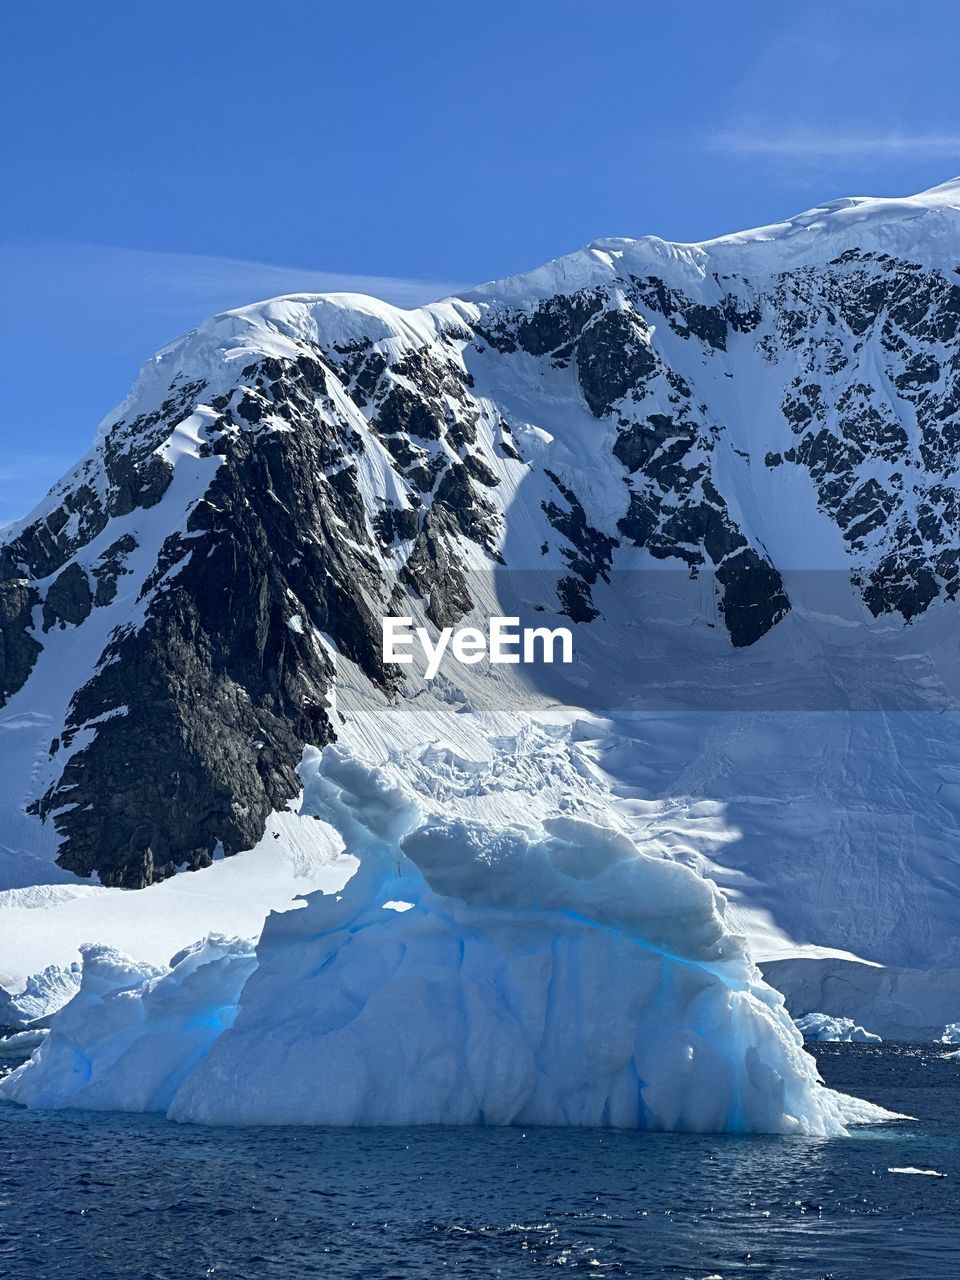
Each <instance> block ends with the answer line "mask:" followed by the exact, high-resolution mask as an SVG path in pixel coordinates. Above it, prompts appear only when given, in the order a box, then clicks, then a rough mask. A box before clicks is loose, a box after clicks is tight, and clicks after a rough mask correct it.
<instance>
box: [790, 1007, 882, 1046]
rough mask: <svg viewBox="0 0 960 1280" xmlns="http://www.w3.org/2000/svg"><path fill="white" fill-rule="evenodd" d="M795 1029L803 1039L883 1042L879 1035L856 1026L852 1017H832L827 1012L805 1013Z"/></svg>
mask: <svg viewBox="0 0 960 1280" xmlns="http://www.w3.org/2000/svg"><path fill="white" fill-rule="evenodd" d="M797 1030H798V1031H799V1032H800V1034H801V1035H802V1036H803V1038H804V1040H819V1041H827V1040H834V1041H843V1042H850V1041H854V1040H855V1041H859V1042H862V1043H864V1044H882V1043H883V1041H882V1039H881V1038H880V1036H878V1035H874V1033H873V1032H872V1031H865V1030H864V1028H863V1027H860V1026H857V1024H856V1023H855V1022H854V1020H853V1019H852V1018H834V1017H832V1016H831V1015H830V1014H829V1013H805V1014H804V1015H803V1017H802V1018H798V1019H797Z"/></svg>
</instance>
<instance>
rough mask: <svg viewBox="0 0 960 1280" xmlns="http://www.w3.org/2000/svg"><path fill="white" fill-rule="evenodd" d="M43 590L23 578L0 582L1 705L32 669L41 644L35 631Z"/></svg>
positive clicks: (19, 686)
mask: <svg viewBox="0 0 960 1280" xmlns="http://www.w3.org/2000/svg"><path fill="white" fill-rule="evenodd" d="M39 603H40V593H39V592H38V591H37V589H36V588H35V587H33V586H31V585H30V583H28V582H25V581H23V580H22V579H12V580H9V581H7V582H0V707H2V706H3V705H4V704H5V703H6V701H7V699H8V698H9V697H10V695H11V694H14V693H16V692H17V690H18V689H20V688H21V687H22V686H23V685H24V684H25V683H26V680H27V677H28V676H29V675H30V672H31V671H32V670H33V664H34V663H35V662H36V660H37V655H38V654H39V652H40V650H41V648H42V645H41V644H40V643H39V642H38V640H37V639H36V637H35V636H34V635H33V633H32V630H31V628H32V618H33V610H34V608H35V606H36V605H38V604H39Z"/></svg>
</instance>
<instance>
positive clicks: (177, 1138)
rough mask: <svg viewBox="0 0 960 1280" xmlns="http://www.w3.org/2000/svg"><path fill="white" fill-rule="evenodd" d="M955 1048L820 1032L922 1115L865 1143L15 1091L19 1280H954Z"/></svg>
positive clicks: (856, 1067) (7, 1260) (862, 1073)
mask: <svg viewBox="0 0 960 1280" xmlns="http://www.w3.org/2000/svg"><path fill="white" fill-rule="evenodd" d="M946 1052H947V1051H946V1050H945V1049H944V1048H942V1047H940V1046H936V1045H923V1046H911V1045H882V1046H878V1045H823V1046H817V1047H816V1053H817V1057H818V1059H819V1061H820V1068H821V1072H822V1074H823V1076H824V1078H825V1079H826V1080H827V1081H828V1082H829V1083H830V1084H831V1085H833V1086H834V1087H836V1088H839V1089H843V1090H845V1091H847V1092H851V1093H858V1094H860V1095H861V1096H864V1097H868V1098H871V1099H873V1100H874V1101H877V1102H880V1103H882V1104H883V1105H885V1106H887V1107H889V1108H891V1109H894V1110H897V1111H902V1112H907V1113H909V1114H910V1115H912V1116H915V1117H917V1119H916V1121H915V1122H913V1123H895V1124H890V1125H884V1126H878V1127H876V1128H871V1129H864V1130H859V1131H857V1133H856V1136H854V1137H852V1138H849V1139H841V1140H812V1139H802V1138H765V1137H760V1138H737V1137H698V1136H692V1135H682V1134H679V1135H678V1134H638V1133H616V1132H601V1131H588V1130H542V1129H541V1130H537V1129H529V1130H526V1131H524V1130H521V1129H507V1130H504V1129H414V1130H329V1129H314V1130H309V1129H302V1130H297V1129H275V1128H274V1129H245V1130H239V1129H238V1130H229V1129H226V1130H225V1129H207V1128H202V1127H194V1126H179V1125H174V1124H170V1123H168V1122H167V1121H165V1120H163V1119H160V1118H158V1117H152V1116H147V1117H143V1116H122V1115H107V1114H89V1113H80V1112H26V1111H23V1110H21V1109H19V1108H16V1107H13V1106H11V1105H10V1104H0V1277H10V1278H13V1280H48V1278H53V1277H56V1278H57V1280H60V1278H61V1277H62V1280H120V1278H122V1280H194V1278H197V1280H199V1278H201V1277H222V1278H223V1280H248V1278H249V1280H301V1277H306V1276H327V1277H332V1278H335V1280H342V1278H344V1277H358V1278H360V1277H362V1278H363V1280H378V1278H380V1277H383V1278H384V1280H385V1278H386V1277H397V1278H398V1280H421V1278H423V1280H428V1278H429V1280H433V1278H434V1277H437V1276H442V1275H447V1274H449V1275H456V1276H463V1277H493V1276H508V1277H512V1276H517V1277H523V1276H536V1275H541V1274H542V1275H545V1276H551V1275H563V1274H565V1273H566V1272H568V1271H573V1272H577V1273H579V1274H583V1275H589V1276H597V1277H607V1276H632V1277H644V1278H645V1277H678V1278H682V1277H693V1278H695V1280H706V1277H710V1278H711V1280H717V1278H720V1277H722V1280H728V1278H729V1277H749V1276H755V1277H762V1278H763V1280H781V1278H783V1280H786V1278H787V1277H790V1278H791V1280H793V1278H796V1280H827V1278H828V1277H829V1278H830V1280H914V1278H916V1280H920V1278H921V1277H922V1278H923V1280H933V1277H937V1278H938V1280H939V1278H940V1277H943V1278H944V1280H950V1278H952V1277H960V1058H957V1059H950V1058H948V1057H946V1056H945V1053H946ZM894 1169H924V1170H934V1171H936V1172H937V1173H940V1174H945V1175H946V1176H945V1177H934V1176H930V1175H924V1174H918V1173H894V1172H891V1170H894Z"/></svg>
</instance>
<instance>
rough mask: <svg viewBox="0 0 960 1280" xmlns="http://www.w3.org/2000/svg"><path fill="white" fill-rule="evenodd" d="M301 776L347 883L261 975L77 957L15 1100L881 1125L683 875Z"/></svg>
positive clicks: (196, 952)
mask: <svg viewBox="0 0 960 1280" xmlns="http://www.w3.org/2000/svg"><path fill="white" fill-rule="evenodd" d="M302 772H303V775H304V782H305V792H306V794H305V803H306V804H307V805H308V806H309V808H310V809H311V810H312V811H313V812H314V813H316V814H318V815H321V816H322V817H323V818H325V819H326V820H327V821H328V822H330V823H332V825H333V826H334V827H335V828H336V829H337V830H338V831H339V832H340V834H341V836H342V837H343V839H344V842H345V844H346V847H347V849H348V850H350V851H351V852H353V853H355V854H356V855H358V857H359V859H360V865H359V869H358V871H357V873H356V874H355V875H354V876H353V877H352V878H351V879H350V880H349V881H348V882H347V884H346V885H345V886H344V888H343V890H342V892H340V893H330V894H322V893H317V894H312V895H310V896H309V897H308V898H307V900H306V905H305V906H304V907H303V909H301V910H295V911H292V912H287V913H284V914H279V915H273V916H271V917H270V918H269V919H268V921H267V925H266V928H265V931H264V934H263V937H262V939H261V942H260V945H259V947H258V949H257V955H256V960H254V956H253V954H252V951H251V949H250V947H249V946H248V945H247V944H244V943H242V942H232V943H231V942H228V941H226V940H224V939H218V938H214V939H210V940H208V941H207V942H206V943H204V944H202V945H199V946H197V947H194V948H191V949H190V950H188V951H187V952H186V953H185V954H184V955H182V956H178V957H175V958H174V961H173V963H172V967H171V968H169V969H168V970H167V971H166V972H164V973H161V974H157V973H156V971H155V970H153V969H152V968H150V967H149V966H144V965H142V964H141V965H133V964H130V963H128V962H125V961H124V959H123V958H122V957H121V956H119V955H118V954H117V953H116V952H114V951H110V950H108V949H104V948H94V949H92V950H89V951H87V953H86V954H85V957H84V960H85V965H84V974H83V980H82V984H81V989H80V993H79V995H78V997H77V998H76V999H75V1000H74V1001H73V1002H72V1003H71V1004H70V1005H68V1006H67V1007H66V1008H65V1010H64V1011H63V1012H61V1013H60V1014H59V1015H58V1016H57V1017H55V1018H54V1020H53V1027H52V1030H51V1033H50V1035H49V1036H48V1037H47V1039H46V1041H45V1042H44V1044H43V1045H42V1046H41V1048H40V1049H39V1050H38V1051H37V1053H36V1055H35V1057H34V1059H33V1060H32V1061H31V1062H29V1063H27V1064H25V1065H24V1066H23V1067H22V1068H20V1069H19V1070H18V1071H16V1072H15V1073H14V1074H13V1075H12V1076H10V1077H9V1078H8V1079H7V1080H6V1081H4V1082H3V1084H2V1085H0V1096H2V1097H5V1098H7V1099H11V1100H13V1101H17V1102H21V1103H26V1104H27V1105H30V1106H44V1107H59V1106H84V1107H91V1108H99V1109H121V1110H132V1111H139V1110H160V1111H165V1112H166V1113H167V1114H168V1115H169V1116H170V1117H171V1118H173V1119H177V1120H188V1121H199V1122H203V1123H214V1124H303V1123H308V1124H330V1125H391V1124H411V1125H416V1124H526V1125H587V1126H597V1125H599V1126H611V1127H620V1128H644V1129H677V1130H687V1131H696V1132H712V1131H731V1132H772V1133H797V1132H800V1133H808V1134H840V1133H842V1132H844V1129H845V1125H846V1124H849V1123H851V1122H857V1121H868V1120H877V1119H880V1118H883V1115H884V1113H883V1112H882V1111H880V1110H879V1109H878V1108H876V1107H874V1106H872V1105H870V1104H867V1103H860V1102H856V1101H855V1100H853V1099H849V1098H845V1097H843V1096H842V1095H840V1094H837V1093H834V1092H832V1091H830V1090H827V1089H826V1088H825V1087H824V1086H823V1085H822V1084H821V1083H820V1082H819V1078H818V1076H817V1071H816V1067H815V1064H814V1062H813V1059H812V1058H810V1057H808V1056H807V1055H806V1054H805V1053H804V1052H803V1048H802V1042H801V1037H800V1035H799V1033H798V1032H797V1031H796V1029H795V1028H794V1026H793V1024H792V1023H791V1021H790V1019H789V1017H788V1016H787V1014H786V1012H785V1010H784V1007H783V1004H782V1000H781V998H780V997H779V996H778V995H777V994H776V993H775V992H774V991H773V990H772V989H771V988H770V987H768V986H766V984H764V983H763V981H762V980H761V978H760V976H759V974H758V972H757V970H756V969H755V968H754V966H753V964H752V963H751V961H750V960H749V958H748V955H747V953H746V949H745V947H744V944H743V941H742V939H740V938H739V937H736V936H735V935H732V934H731V933H730V932H729V931H728V930H727V928H726V927H725V926H724V923H723V919H722V899H721V898H720V896H719V894H718V893H717V891H716V889H715V888H714V886H713V885H711V884H710V883H709V882H708V881H706V880H704V879H702V878H701V877H699V876H697V875H696V874H695V873H694V872H692V871H690V870H689V869H687V868H686V867H683V866H681V865H680V864H678V863H674V862H669V861H665V860H662V859H656V858H650V857H648V856H646V855H644V854H641V853H640V852H638V850H637V849H636V847H635V846H634V845H633V844H632V843H631V842H630V841H629V840H628V839H627V838H626V837H624V836H623V835H622V834H620V833H618V832H617V831H615V830H612V829H605V828H603V827H600V826H598V825H596V824H594V823H591V822H587V821H584V820H583V819H576V818H568V817H556V818H553V819H546V820H544V821H542V822H539V823H536V824H530V825H520V824H512V823H511V824H504V825H501V826H496V827H495V826H491V825H489V824H484V823H480V822H477V821H468V820H464V819H453V820H451V819H444V818H440V817H437V816H435V815H429V814H428V813H425V811H424V807H423V805H422V803H421V801H420V800H419V799H418V798H417V797H416V795H415V793H414V792H413V791H412V790H410V789H409V787H407V786H406V785H405V784H404V783H403V781H402V779H401V776H400V774H399V772H398V771H397V770H395V769H391V768H389V767H386V768H385V767H377V766H373V765H370V764H368V763H366V762H364V761H362V760H359V759H358V758H357V757H356V756H354V755H352V754H351V753H349V752H348V751H346V750H344V749H342V748H328V749H327V750H326V752H325V753H324V754H323V755H322V757H321V756H320V755H318V754H314V755H312V756H310V757H308V759H307V760H306V761H305V763H304V766H303V769H302ZM397 903H404V904H408V903H409V904H410V906H409V908H408V909H407V910H405V911H402V912H399V911H397V910H396V909H395V908H396V904H397ZM254 965H256V967H254ZM248 975H249V977H248Z"/></svg>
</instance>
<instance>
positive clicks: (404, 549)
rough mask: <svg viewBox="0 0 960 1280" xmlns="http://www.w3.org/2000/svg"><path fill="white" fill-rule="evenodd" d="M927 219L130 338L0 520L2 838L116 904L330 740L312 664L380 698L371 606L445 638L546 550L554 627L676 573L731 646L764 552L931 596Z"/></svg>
mask: <svg viewBox="0 0 960 1280" xmlns="http://www.w3.org/2000/svg"><path fill="white" fill-rule="evenodd" d="M958 205H960V189H958V188H956V187H948V188H943V189H937V190H936V191H934V192H931V193H927V194H926V195H925V196H922V197H917V198H915V199H914V200H913V201H904V202H882V201H881V202H877V201H873V202H871V201H864V202H856V201H846V202H839V203H838V204H837V205H836V206H832V207H828V208H826V209H824V210H817V211H813V213H812V214H810V215H805V216H804V217H802V218H800V219H796V220H795V221H794V222H793V223H788V224H784V226H783V227H778V228H771V229H766V230H765V231H763V232H758V233H750V234H747V235H745V236H742V237H731V238H728V239H726V240H721V241H716V242H712V243H710V244H706V245H699V246H678V245H669V244H665V243H664V242H662V241H656V240H647V241H613V240H610V241H598V242H597V243H596V244H594V245H593V246H591V247H589V248H588V249H585V250H583V251H581V252H580V253H578V254H574V255H571V256H570V257H569V258H567V259H561V260H559V261H558V262H557V263H553V264H550V265H549V266H548V267H545V268H542V269H541V270H539V271H537V272H533V273H531V274H530V275H528V276H523V277H517V278H514V279H511V280H507V281H503V282H500V283H498V284H494V285H488V286H485V287H484V288H483V289H480V290H477V291H476V292H474V293H472V294H469V295H466V296H464V297H463V298H459V299H450V300H447V301H445V302H442V303H438V304H436V305H434V306H432V307H428V308H424V309H423V310H421V311H417V312H402V311H398V310H396V309H395V308H391V307H388V306H386V305H385V304H380V303H377V302H375V301H373V300H371V299H363V298H358V297H352V296H346V295H343V296H339V297H331V298H321V297H299V298H290V299H280V300H276V301H274V302H271V303H265V304H262V305H260V306H256V307H251V308H247V309H245V310H242V311H238V312H233V313H228V314H227V315H224V316H221V317H217V318H216V319H215V320H213V321H211V322H210V323H209V324H207V325H205V326H203V327H202V328H201V329H199V330H197V331H196V332H195V333H193V334H190V335H188V336H187V337H186V338H184V339H181V340H180V341H179V342H177V343H175V344H173V346H171V347H169V348H167V349H166V350H165V351H164V352H161V353H160V355H159V356H157V357H156V358H155V360H154V361H153V362H151V363H150V364H148V365H147V366H145V367H144V370H143V372H142V374H141V378H140V380H139V381H138V383H137V385H136V386H135V388H134V390H133V392H132V393H131V395H130V396H129V397H128V399H127V401H125V402H124V404H123V405H122V406H121V408H120V409H119V410H118V411H117V412H116V413H115V414H114V415H112V416H111V418H109V419H108V420H107V421H106V423H105V424H104V426H103V427H102V428H101V433H100V436H99V438H98V441H97V444H96V446H95V448H94V450H93V451H92V452H91V454H90V455H89V456H88V457H87V458H86V459H85V460H84V461H83V462H81V463H80V465H79V466H78V467H77V468H76V469H75V470H74V471H73V472H71V473H70V474H69V475H68V476H67V477H65V478H64V480H63V481H61V482H60V484H58V485H57V486H56V487H55V488H54V490H53V491H52V492H51V494H50V496H49V497H48V499H47V500H46V501H45V503H44V504H42V506H41V507H40V508H39V509H38V511H36V512H34V513H33V514H32V515H31V516H29V517H28V518H27V519H26V520H25V521H23V522H21V523H20V524H18V525H16V526H13V527H11V528H10V529H8V530H7V531H5V533H4V534H3V535H0V538H2V541H0V706H3V705H4V704H6V706H7V714H9V715H10V716H19V717H21V718H22V717H24V716H25V717H27V720H29V721H30V723H31V724H34V725H37V726H39V728H38V730H37V731H38V733H41V732H44V731H46V730H47V729H48V732H47V741H46V742H45V744H44V747H45V749H44V751H43V752H42V753H40V756H39V757H37V756H33V757H30V759H29V768H26V767H25V766H24V767H21V765H20V763H18V760H19V757H18V758H17V759H14V757H13V756H11V764H10V769H9V770H8V771H7V775H6V776H7V778H8V782H7V786H8V788H9V790H8V796H7V800H8V804H9V808H10V811H11V812H13V811H14V810H15V811H16V813H17V814H18V815H20V816H19V818H18V821H20V820H21V819H22V822H21V827H20V828H19V831H20V832H21V834H20V835H19V836H18V838H19V839H21V840H23V841H27V842H28V841H29V840H30V839H31V838H32V837H31V836H30V832H31V831H32V830H33V829H34V827H33V826H31V823H33V824H44V830H46V831H47V832H49V831H50V830H51V829H52V830H54V831H55V833H56V841H55V844H56V856H57V857H58V860H59V862H60V863H61V865H62V866H63V867H66V868H68V869H70V870H73V871H76V872H78V873H79V874H81V875H89V874H91V873H93V872H96V873H97V874H98V875H99V877H100V879H101V880H102V881H103V882H104V883H107V884H115V885H123V886H130V887H139V886H143V885H146V884H149V883H150V882H152V881H153V880H156V879H158V878H162V877H165V876H167V875H169V874H171V873H172V872H173V871H174V870H176V869H178V868H181V867H188V868H194V867H201V866H204V865H206V864H207V863H208V862H209V861H210V860H211V859H212V858H213V857H215V856H217V855H218V853H219V852H221V851H222V852H223V853H226V854H230V853H233V852H236V851H238V850H240V849H243V848H246V847H249V846H250V845H252V844H253V843H255V842H256V841H257V839H258V838H259V837H260V835H261V834H262V831H263V827H264V821H265V818H266V815H267V814H268V813H269V812H270V811H271V809H278V808H282V807H283V806H284V804H285V803H286V802H287V801H288V800H289V799H290V798H291V797H292V796H294V795H295V794H296V792H297V790H298V782H297V778H296V775H295V772H294V769H295V767H296V765H297V763H298V761H299V759H300V756H301V752H302V748H303V746H304V744H305V743H312V744H323V743H325V742H327V741H329V740H331V738H332V737H333V736H334V735H335V731H336V726H335V718H334V716H333V715H332V713H331V707H330V691H331V683H332V678H333V661H334V656H335V655H336V654H341V655H344V656H346V657H348V658H349V659H351V660H352V661H353V662H355V663H356V664H357V666H358V667H359V669H360V670H361V671H362V672H363V673H364V675H365V677H366V678H367V679H368V680H369V681H370V683H371V687H372V688H375V689H376V688H379V689H380V690H381V691H382V692H383V693H384V694H385V695H387V696H390V695H391V694H392V693H393V692H395V691H396V690H397V688H398V684H397V678H396V676H395V675H394V673H393V669H391V670H389V671H387V670H385V669H384V668H383V666H382V663H381V659H380V618H381V616H382V614H383V613H385V612H397V611H400V610H399V605H400V604H401V603H402V602H403V601H404V599H406V600H408V601H409V600H411V599H412V600H416V601H419V602H421V604H422V605H423V607H424V608H425V610H426V613H427V616H428V617H429V618H430V619H432V621H433V622H434V623H436V624H437V625H446V624H448V623H451V622H454V621H456V620H457V619H458V618H460V617H462V616H463V615H464V614H465V613H466V612H467V611H468V610H469V609H470V608H471V607H472V604H473V599H472V596H471V582H470V573H471V572H472V571H474V570H477V569H483V568H484V567H487V568H489V569H491V570H495V569H497V568H500V569H505V570H511V569H530V568H537V567H541V566H549V567H550V568H551V569H553V570H554V572H555V579H556V583H557V585H556V591H555V596H554V598H552V599H549V600H544V601H543V607H544V608H546V609H548V610H551V611H555V612H559V613H565V614H567V616H568V617H570V618H571V619H573V620H574V621H576V622H580V623H583V624H584V625H595V624H598V623H602V617H601V614H600V610H599V609H598V605H597V601H596V599H595V596H596V591H595V588H596V584H597V583H598V582H599V581H602V580H606V579H609V577H610V575H611V573H613V572H614V571H616V570H617V569H620V568H625V567H629V568H643V567H644V566H647V565H651V566H652V565H658V564H660V565H663V564H665V565H674V566H675V567H677V568H678V569H681V570H683V571H684V573H689V574H693V575H696V574H699V573H706V572H709V574H710V577H711V580H712V581H713V582H715V584H716V587H715V589H716V592H717V609H718V616H719V618H720V619H722V625H723V628H724V630H725V634H726V637H727V640H726V643H728V644H729V645H730V646H733V647H738V648H748V647H750V646H753V645H756V644H758V643H761V642H762V641H763V637H764V636H765V635H767V634H768V633H769V632H770V631H771V629H773V628H775V627H776V626H777V624H778V622H779V621H780V620H782V619H783V618H784V616H785V615H786V614H787V613H788V612H789V610H790V608H791V601H790V598H789V593H788V590H787V588H786V587H785V584H784V577H783V574H784V571H785V570H786V569H795V568H825V569H831V570H840V571H842V572H843V573H844V574H846V575H848V576H849V577H850V579H851V580H852V581H853V582H854V583H855V584H856V585H857V588H858V589H859V590H860V591H861V593H862V596H863V599H864V601H865V602H866V604H867V606H868V608H869V610H870V611H871V612H872V613H873V614H874V615H876V616H881V615H889V616H891V617H896V618H900V619H902V620H910V619H912V618H915V617H916V616H917V615H919V614H921V613H923V612H924V611H925V610H927V609H928V608H929V607H930V606H931V605H932V604H933V603H934V602H935V601H937V600H953V599H954V598H955V596H956V593H957V589H958V574H960V502H958V487H957V459H958V446H960V383H958V371H960V354H958V353H960V280H958V275H957V272H958V270H960V268H958V266H957V264H958V263H960V211H958V208H957V206H958ZM31 718H32V719H31ZM24 723H26V721H24ZM18 769H19V770H20V772H19V773H18V772H17V770H18ZM0 785H2V784H0Z"/></svg>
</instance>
